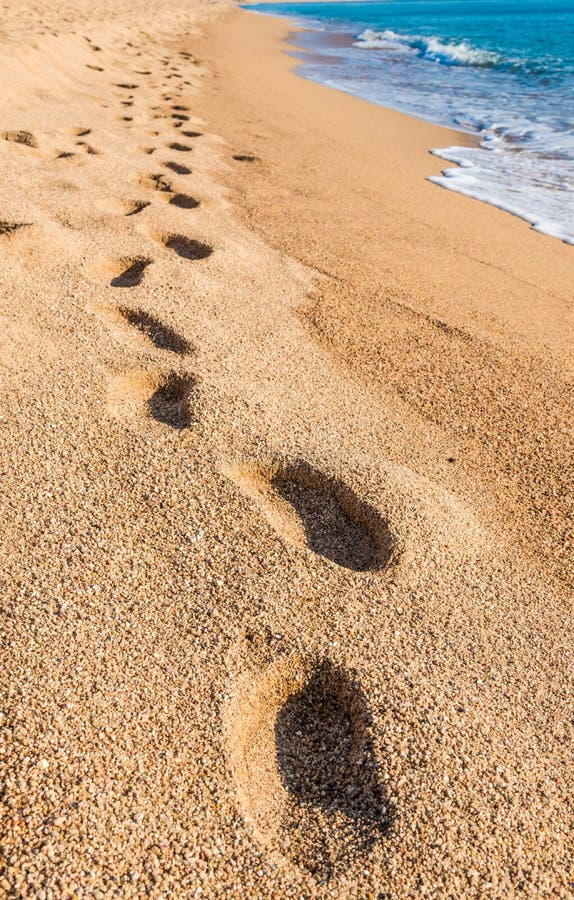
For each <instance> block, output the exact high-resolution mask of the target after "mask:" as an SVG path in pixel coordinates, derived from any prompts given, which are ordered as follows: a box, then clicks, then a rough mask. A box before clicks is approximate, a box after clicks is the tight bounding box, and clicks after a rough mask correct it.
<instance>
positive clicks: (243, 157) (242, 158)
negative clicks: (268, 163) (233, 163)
mask: <svg viewBox="0 0 574 900" xmlns="http://www.w3.org/2000/svg"><path fill="white" fill-rule="evenodd" d="M233 159H236V160H237V162H258V161H259V160H258V159H257V157H256V156H250V155H249V154H248V153H235V154H234V156H233Z"/></svg>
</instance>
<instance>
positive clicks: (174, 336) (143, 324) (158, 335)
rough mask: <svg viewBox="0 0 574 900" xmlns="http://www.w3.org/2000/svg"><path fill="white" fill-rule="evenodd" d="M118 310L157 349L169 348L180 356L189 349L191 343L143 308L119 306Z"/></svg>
mask: <svg viewBox="0 0 574 900" xmlns="http://www.w3.org/2000/svg"><path fill="white" fill-rule="evenodd" d="M119 311H120V313H121V315H122V316H123V317H124V319H125V320H126V322H128V323H129V324H130V325H131V326H132V327H134V328H137V329H138V331H141V333H142V334H144V335H145V336H146V337H147V338H149V340H150V341H151V342H152V344H154V346H156V347H157V348H158V350H170V351H171V352H172V353H179V354H180V355H182V356H184V355H185V354H187V353H189V352H190V351H191V349H192V348H191V344H190V343H189V341H188V340H186V338H184V337H183V336H182V335H181V334H178V333H177V331H174V330H173V328H170V327H169V325H164V324H163V322H161V321H160V320H159V319H156V318H155V316H151V315H150V314H149V313H148V312H146V311H145V310H144V309H130V308H128V307H127V306H120V307H119Z"/></svg>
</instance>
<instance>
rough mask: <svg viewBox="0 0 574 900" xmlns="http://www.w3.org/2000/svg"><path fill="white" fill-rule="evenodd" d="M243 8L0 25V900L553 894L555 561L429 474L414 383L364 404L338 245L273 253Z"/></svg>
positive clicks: (557, 713) (442, 453) (424, 362)
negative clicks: (349, 344) (347, 342)
mask: <svg viewBox="0 0 574 900" xmlns="http://www.w3.org/2000/svg"><path fill="white" fill-rule="evenodd" d="M239 16H243V14H239V13H234V12H229V11H228V10H227V9H226V8H224V7H219V6H216V5H215V4H213V5H212V4H198V5H196V6H193V7H190V6H189V4H184V3H170V4H168V5H166V4H159V3H157V4H156V3H154V2H150V3H146V5H145V7H144V8H143V9H142V10H141V11H140V12H138V13H137V15H136V14H134V12H133V10H132V9H131V8H128V7H127V6H123V5H122V4H121V3H119V4H118V3H114V4H108V3H107V2H102V3H101V4H98V5H97V7H96V8H95V9H92V7H90V9H89V10H87V9H84V8H83V7H82V5H81V3H79V2H78V3H69V4H66V5H65V6H63V7H61V8H60V9H58V10H56V9H54V8H53V7H52V6H48V5H46V6H44V4H41V3H40V4H38V3H34V4H24V5H18V6H16V5H14V6H11V7H10V9H9V15H8V16H7V20H6V21H7V23H8V25H9V26H10V27H9V28H8V25H5V26H3V33H5V37H6V39H5V42H4V47H3V49H4V52H3V54H2V58H1V60H0V83H1V84H2V90H3V95H4V96H5V97H6V103H5V105H4V108H3V111H2V124H1V125H0V128H1V129H2V134H4V135H9V137H8V138H4V140H2V141H0V174H1V175H2V179H3V184H4V185H5V190H4V191H3V199H2V209H1V210H0V221H1V223H2V224H1V226H0V254H1V255H0V261H1V264H0V291H1V294H2V298H3V308H2V329H1V336H0V372H1V378H2V385H1V392H0V418H1V421H0V425H1V427H2V435H3V441H2V454H1V458H0V465H1V466H2V476H3V478H2V481H3V490H2V492H1V495H0V504H1V507H0V521H1V522H2V529H3V533H2V541H1V543H0V546H1V552H2V566H1V572H2V595H1V596H2V600H1V610H2V633H3V644H2V653H3V667H2V669H3V672H4V673H5V677H4V678H3V680H2V694H3V698H2V713H3V730H2V741H3V748H2V751H3V752H2V754H1V760H2V762H1V767H2V784H3V794H2V826H1V839H2V850H3V853H2V857H1V862H0V865H1V867H2V868H1V874H0V892H3V893H4V894H5V895H6V896H12V897H45V898H48V897H74V896H75V897H82V896H83V897H91V896H94V897H115V896H121V897H138V896H154V897H167V896H181V897H196V896H208V897H219V896H230V897H233V896H241V897H243V896H247V897H251V896H254V897H255V896H257V897H307V896H324V897H347V896H352V897H365V898H367V897H368V898H371V897H382V896H392V897H394V896H398V897H408V896H423V895H424V896H437V897H444V896H452V897H478V896H484V895H485V894H489V895H490V896H501V897H502V896H513V895H516V894H518V893H525V894H526V895H527V896H528V895H530V896H548V897H551V896H568V895H569V893H570V892H571V890H572V888H571V885H572V883H573V880H574V873H573V872H572V859H573V856H574V855H573V853H572V849H573V848H572V810H571V806H570V803H571V800H570V798H571V796H572V774H571V765H570V762H571V760H570V754H571V740H572V722H571V716H570V717H569V701H570V697H571V690H572V667H571V664H570V663H571V646H572V635H571V625H570V618H571V617H570V615H569V612H570V611H571V606H570V605H569V603H570V601H569V598H568V594H567V591H566V589H565V585H564V581H563V580H561V579H560V569H559V568H557V567H556V566H555V565H551V564H550V563H547V562H546V561H545V560H546V557H544V556H543V555H541V556H540V558H537V554H536V553H532V554H528V553H525V552H523V548H522V546H521V545H519V543H518V542H516V543H514V542H513V540H512V534H513V532H512V530H510V531H506V530H505V529H504V528H502V527H501V528H500V530H498V529H497V528H496V527H495V525H494V524H493V517H492V516H491V515H490V508H489V506H488V504H487V503H486V502H485V500H484V498H485V496H488V497H491V496H492V493H494V492H495V488H493V489H492V490H491V492H490V493H488V492H487V491H484V492H483V493H481V492H480V491H477V492H476V494H473V493H472V492H471V491H468V492H466V493H465V490H464V487H465V484H466V483H465V481H464V479H463V477H462V476H458V475H457V476H456V477H455V476H454V475H453V476H451V475H450V474H449V475H448V476H445V472H448V473H450V472H451V471H453V463H452V462H449V459H451V458H454V457H455V456H458V453H459V446H458V445H457V447H456V449H453V438H452V433H450V432H449V429H448V428H446V427H445V425H444V423H443V422H441V421H440V420H438V421H436V420H427V419H425V418H424V417H421V416H419V414H418V412H417V410H416V407H415V405H414V404H413V402H411V397H410V396H409V394H408V391H405V390H404V389H403V388H404V383H405V382H406V383H407V384H412V385H413V387H412V390H413V392H415V393H416V390H415V387H416V385H420V384H421V381H420V380H417V377H416V376H417V373H416V372H411V373H410V375H409V378H408V379H407V378H405V379H404V381H402V382H401V383H400V384H399V385H398V387H396V386H395V383H394V382H393V381H392V379H389V385H388V388H387V390H386V392H385V393H384V394H381V392H380V389H379V387H380V384H379V371H382V372H383V375H384V374H385V373H386V372H387V369H386V368H385V365H384V363H385V359H386V355H385V354H383V353H379V354H378V356H377V353H376V352H374V351H373V349H372V346H371V345H370V343H369V341H368V340H367V337H366V335H367V330H366V329H363V320H362V319H361V315H362V316H365V317H368V315H369V314H370V311H371V307H370V306H369V304H368V302H367V299H368V298H365V297H364V296H361V298H360V299H361V301H362V304H359V303H357V307H356V308H354V307H352V304H351V301H350V294H351V291H352V290H353V289H354V288H355V287H356V286H357V282H356V281H355V280H354V274H355V270H354V267H355V266H356V265H357V266H359V267H360V265H361V258H360V255H359V258H357V255H356V254H354V253H347V256H346V257H344V256H341V255H340V253H341V251H340V245H338V244H337V243H336V241H334V240H333V238H332V235H331V233H330V231H329V228H328V227H326V226H325V228H324V229H323V230H321V231H319V230H317V231H316V234H315V236H314V238H312V239H310V238H309V231H305V230H304V229H303V228H302V229H301V236H302V240H303V239H304V241H305V242H306V247H307V249H308V253H307V254H306V258H302V257H303V254H301V252H300V248H299V247H298V246H297V245H296V243H295V242H294V243H292V246H291V247H290V248H287V247H286V246H285V244H282V240H284V237H282V235H281V230H280V227H279V226H280V225H281V223H282V222H283V221H284V217H285V215H286V214H287V213H286V211H287V212H288V213H289V214H290V213H291V212H292V211H293V204H294V203H295V202H298V203H301V204H304V200H305V196H304V195H302V194H299V195H297V194H295V193H292V183H291V182H290V180H289V177H288V176H287V175H285V173H284V172H283V171H282V169H281V165H280V161H279V160H278V155H279V156H280V154H281V152H282V149H281V140H282V139H283V136H285V135H289V134H290V133H292V130H294V131H295V132H296V130H297V121H296V120H297V117H296V116H295V115H294V113H293V111H292V109H291V108H290V109H287V110H285V108H284V107H283V106H282V101H281V96H282V95H281V93H278V94H277V95H276V107H277V108H276V116H277V117H276V118H275V119H273V118H272V117H270V116H269V117H267V114H266V115H262V114H261V113H258V111H257V109H256V108H253V107H250V106H249V97H242V98H241V103H239V101H238V102H237V103H236V104H235V105H233V104H230V103H229V94H228V93H227V92H228V91H230V90H231V91H232V92H233V91H234V90H238V91H240V90H241V89H242V86H243V85H244V79H245V77H246V76H245V69H244V61H243V59H242V55H241V54H242V52H243V50H241V52H239V49H240V48H239V49H238V52H237V56H236V57H235V59H233V56H232V53H233V50H232V49H229V44H227V45H225V54H226V55H225V59H226V60H229V63H230V65H232V68H233V71H234V73H235V75H236V77H234V78H233V79H230V77H229V75H228V73H226V71H225V65H222V62H221V56H219V55H218V53H219V51H220V43H219V42H221V41H223V42H225V41H226V40H227V41H230V39H231V38H232V37H233V34H234V33H235V34H236V35H237V34H238V33H239V32H238V31H237V29H241V28H245V29H248V28H251V27H252V26H248V25H247V24H244V25H239V21H241V22H245V23H246V22H247V19H246V17H243V18H242V19H241V20H239V18H238V17H239ZM79 18H81V20H82V24H81V26H78V25H77V22H78V19H79ZM263 27H264V26H262V28H263ZM226 28H227V29H228V31H227V32H226V31H225V29H226ZM234 29H235V32H234ZM254 33H257V30H255V32H254ZM261 34H263V32H261ZM231 43H233V41H231ZM262 46H263V45H262ZM266 46H268V47H269V48H271V47H273V51H272V52H273V53H276V51H277V44H276V43H273V42H270V43H269V44H268V45H266ZM210 48H211V49H210ZM270 52H271V50H270ZM210 54H211V56H210ZM261 65H267V63H266V60H265V58H264V55H262V56H261ZM262 71H267V70H265V69H264V70H262ZM268 71H270V72H271V73H272V70H268ZM282 77H283V76H282ZM284 77H285V78H288V77H290V76H288V75H287V74H285V76H284ZM285 84H286V85H287V86H289V82H288V81H286V82H285ZM301 84H302V87H301V91H307V90H309V89H310V88H309V86H308V85H305V84H304V83H303V82H302V83H301ZM273 86H274V82H273V79H272V78H271V77H270V78H269V79H268V80H267V84H266V85H265V79H263V81H262V82H261V90H262V91H263V88H264V87H266V88H267V89H268V90H272V88H273ZM289 89H290V88H289ZM250 90H251V91H252V96H253V98H254V100H260V99H261V98H259V97H258V94H257V90H254V89H253V88H252V86H250ZM305 96H307V95H306V94H305ZM301 97H302V99H303V94H302V95H301ZM309 102H310V103H313V102H314V101H309ZM315 109H316V111H317V110H318V107H315ZM317 114H319V113H317ZM383 114H384V113H383ZM320 115H321V116H326V117H327V118H328V111H327V109H326V108H325V110H324V111H323V112H321V113H320ZM214 123H217V124H214ZM325 127H326V126H325ZM413 127H414V126H413ZM234 128H239V132H240V133H237V132H234ZM258 134H259V135H261V134H263V135H264V136H263V138H262V137H258V136H257V135H258ZM309 134H311V137H312V139H313V141H315V140H319V142H320V141H325V144H324V147H325V153H324V158H325V160H328V158H329V153H328V148H329V146H330V138H329V135H328V134H327V136H326V137H325V135H323V136H321V134H317V133H316V132H312V129H308V128H307V127H306V126H305V128H304V130H303V131H301V130H300V131H299V141H300V143H301V145H302V146H303V145H304V144H305V141H306V140H307V139H308V135H309ZM265 136H267V137H265ZM266 140H267V141H268V142H269V145H268V147H267V149H266V148H265V141H266ZM274 142H276V143H274ZM343 158H344V157H343ZM369 158H370V157H369ZM308 159H309V160H310V159H311V157H308ZM389 159H391V160H392V154H391V155H390V156H389ZM310 164H311V163H309V165H310ZM303 176H304V173H302V175H301V177H303ZM340 183H341V184H342V181H341V180H340ZM306 190H307V192H308V195H309V199H310V203H311V205H310V206H309V207H308V208H307V210H306V215H307V216H308V219H309V222H310V223H312V222H314V219H313V216H314V215H315V212H314V210H316V208H318V207H316V204H315V198H314V196H313V190H314V187H313V183H309V184H308V187H307V189H306ZM343 193H344V192H343V190H342V189H341V194H343ZM270 195H271V196H272V198H273V203H272V206H270V205H269V204H267V206H266V201H267V199H268V197H269V196H270ZM242 198H243V199H242ZM297 198H299V199H297ZM344 202H345V203H349V204H350V206H348V207H347V208H348V209H353V202H355V203H357V204H358V205H357V208H356V209H355V216H348V218H349V228H353V227H354V225H355V224H356V223H359V222H360V215H359V213H360V206H361V203H360V202H359V201H358V200H356V198H355V201H352V200H349V199H348V197H347V196H346V195H345V197H344ZM450 202H451V201H450V200H449V203H450ZM452 202H453V203H455V204H457V203H462V204H464V202H465V201H464V199H463V198H454V199H453V200H452ZM249 220H251V221H249ZM262 222H263V223H264V224H265V225H266V227H264V228H263V227H262ZM413 227H415V226H413ZM500 227H502V226H500ZM415 232H416V227H415ZM365 236H366V237H369V235H368V234H367V233H366V232H365ZM342 237H343V238H344V239H345V234H342ZM346 239H347V242H348V236H347V238H346ZM535 239H536V240H540V241H543V240H545V239H543V238H541V237H540V236H535ZM528 240H530V238H529V239H528ZM368 245H369V241H365V247H364V248H363V250H362V251H361V252H362V253H364V259H363V261H364V262H365V264H366V262H367V261H368V260H367V257H368ZM354 246H355V245H353V244H350V243H348V247H354ZM290 251H292V252H290ZM415 257H416V254H415V253H413V259H414V262H415V263H416V264H418V263H417V261H416V259H415ZM334 259H340V266H341V269H340V270H338V271H337V272H336V273H335V274H336V275H337V277H338V278H339V285H340V287H339V290H340V291H341V294H342V295H343V296H344V297H345V302H344V303H341V304H340V305H337V304H335V305H333V307H332V315H333V322H334V323H335V324H334V326H333V328H330V327H329V313H328V311H329V302H323V303H321V302H320V300H321V296H323V299H325V298H326V300H327V301H329V300H331V301H332V299H333V297H334V296H337V295H336V294H334V293H333V280H332V278H333V272H332V271H331V266H332V261H333V260H334ZM337 264H338V265H339V263H337ZM396 265H397V267H399V266H400V265H402V263H401V262H400V260H398V259H397V260H396ZM415 268H416V265H415ZM345 269H346V270H347V272H346V274H345V272H344V270H345ZM417 273H418V270H417ZM449 277H452V278H453V279H454V278H455V277H456V276H455V274H453V273H450V275H449ZM417 285H418V289H419V290H421V291H422V288H421V287H420V284H419V282H417ZM463 287H464V285H463ZM322 292H323V293H322ZM485 302H486V301H485ZM488 302H489V303H493V302H494V301H492V299H491V298H490V299H489V301H488ZM347 304H349V305H350V307H351V308H353V310H354V311H353V315H355V316H356V322H357V328H356V329H355V331H354V332H353V334H354V336H355V339H356V343H355V345H353V349H352V351H351V354H350V356H351V358H352V365H349V359H348V358H347V359H343V355H342V353H341V346H340V345H339V341H344V339H345V338H346V336H347V335H348V334H349V330H348V327H347V321H346V319H345V317H344V315H343V313H344V311H345V309H346V305H347ZM534 305H535V306H536V304H534ZM467 314H468V311H465V315H467ZM469 317H470V316H469ZM425 322H427V324H426V325H424V326H420V320H419V319H417V323H418V324H417V326H412V329H411V331H410V332H409V335H408V338H409V340H408V341H405V343H404V346H405V347H407V346H409V347H412V345H413V343H415V344H416V347H417V353H418V359H419V361H420V364H421V367H422V371H423V372H427V373H430V374H429V375H428V378H429V379H430V378H432V375H433V373H436V372H437V371H440V372H442V371H443V370H442V369H441V365H440V357H441V354H442V353H443V349H442V348H443V345H442V344H441V343H440V339H439V338H440V336H441V335H443V334H444V329H443V328H440V327H438V326H437V327H436V328H432V327H430V326H428V320H425ZM445 327H446V326H445ZM448 327H449V328H450V327H451V326H448ZM417 328H418V330H416V329H417ZM425 328H430V334H431V336H430V337H429V336H428V334H427V331H426V330H425ZM555 330H556V331H557V330H558V329H557V328H556V329H555ZM373 333H374V334H375V335H376V334H377V331H376V329H373ZM318 335H320V336H321V339H318V337H317V336H318ZM549 340H550V339H549ZM468 342H469V341H468V340H466V339H465V340H462V339H461V346H466V345H467V344H468ZM400 347H401V343H400V341H399V340H398V338H397V340H396V343H395V344H394V345H389V351H388V352H389V353H390V352H391V350H392V351H393V352H394V353H395V354H396V358H398V354H399V350H400ZM473 347H474V344H473ZM413 352H414V351H413ZM554 352H555V353H556V354H557V356H558V354H559V353H560V352H561V351H560V350H559V349H558V348H557V347H555V348H554ZM374 358H378V359H379V364H380V369H379V368H376V367H373V366H372V360H373V359H374ZM409 358H410V357H409ZM477 365H478V364H477ZM369 366H371V368H372V371H373V375H372V376H371V377H370V378H365V372H366V370H367V369H368V368H369ZM499 368H501V367H499ZM410 379H412V381H411V380H410ZM505 383H506V382H505ZM526 384H527V386H528V387H529V388H531V387H532V386H533V384H534V379H531V380H528V381H527V382H526ZM423 396H424V392H423ZM472 396H473V397H474V395H472ZM489 409H491V407H488V405H486V407H485V413H484V415H485V416H486V415H487V414H488V412H489ZM560 412H561V414H562V413H563V408H562V407H560ZM451 416H452V417H453V418H454V421H455V422H456V423H457V424H460V425H461V427H462V425H464V424H466V419H465V415H464V414H463V413H462V412H460V411H459V412H457V411H455V412H451ZM532 425H533V427H534V426H535V425H536V426H537V422H536V419H535V418H534V421H533V422H532ZM502 446H503V448H504V447H505V446H506V445H505V444H504V442H502ZM505 452H506V453H508V451H505ZM509 459H510V456H509V455H508V456H506V457H505V461H507V460H509ZM429 460H430V461H431V462H432V465H431V464H430V463H429ZM454 471H455V472H456V471H457V470H456V469H455V470H454ZM480 471H481V472H482V473H483V474H484V472H485V467H484V466H481V467H480ZM486 471H487V470H486ZM487 475H488V472H487ZM485 477H486V480H487V481H489V478H488V477H487V476H485ZM449 479H450V481H449ZM489 483H490V482H489ZM477 497H478V498H479V500H476V498H477ZM479 501H480V502H479ZM547 508H548V509H549V510H550V512H551V513H552V509H553V505H552V504H551V503H548V507H547ZM513 509H514V507H513V506H512V504H511V503H510V501H508V502H507V500H506V498H505V496H504V495H502V496H501V497H500V498H499V511H500V517H501V519H503V518H504V517H505V516H512V515H513V513H512V510H513ZM509 511H510V512H509ZM539 533H544V529H543V528H542V527H540V530H539ZM553 540H554V539H553V537H551V536H548V541H549V543H550V544H551V545H552V546H555V543H553ZM547 557H548V558H549V559H551V560H552V559H553V557H552V555H551V554H547Z"/></svg>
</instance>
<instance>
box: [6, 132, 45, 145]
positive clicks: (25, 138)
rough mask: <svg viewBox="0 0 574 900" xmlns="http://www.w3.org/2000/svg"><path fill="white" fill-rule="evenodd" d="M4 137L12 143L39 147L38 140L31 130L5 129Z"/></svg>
mask: <svg viewBox="0 0 574 900" xmlns="http://www.w3.org/2000/svg"><path fill="white" fill-rule="evenodd" d="M1 136H2V139H3V140H5V141H9V142H10V143H12V144H23V145H24V146H25V147H37V146H38V141H37V140H36V138H35V137H34V135H33V134H32V132H31V131H3V132H2V135H1Z"/></svg>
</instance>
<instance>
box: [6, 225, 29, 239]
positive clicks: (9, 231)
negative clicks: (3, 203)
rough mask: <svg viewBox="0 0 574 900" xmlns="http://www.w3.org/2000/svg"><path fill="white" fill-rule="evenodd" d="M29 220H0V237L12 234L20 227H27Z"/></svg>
mask: <svg viewBox="0 0 574 900" xmlns="http://www.w3.org/2000/svg"><path fill="white" fill-rule="evenodd" d="M29 225H30V223H29V222H3V221H0V237H2V236H4V235H10V234H14V233H15V232H16V231H18V230H19V229H20V228H28V226H29Z"/></svg>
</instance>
